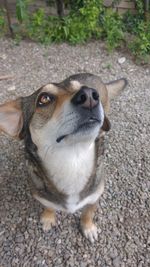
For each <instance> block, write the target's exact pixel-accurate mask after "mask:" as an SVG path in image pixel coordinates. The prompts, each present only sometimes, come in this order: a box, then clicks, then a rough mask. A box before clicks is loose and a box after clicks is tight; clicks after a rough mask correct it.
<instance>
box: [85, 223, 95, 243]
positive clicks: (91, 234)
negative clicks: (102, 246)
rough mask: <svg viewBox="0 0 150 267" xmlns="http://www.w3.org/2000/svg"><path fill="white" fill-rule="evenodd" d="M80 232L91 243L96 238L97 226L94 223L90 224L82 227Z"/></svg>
mask: <svg viewBox="0 0 150 267" xmlns="http://www.w3.org/2000/svg"><path fill="white" fill-rule="evenodd" d="M82 232H83V234H84V236H85V237H86V238H87V239H88V240H89V241H90V242H91V243H94V242H95V241H96V240H97V239H98V233H97V227H96V225H95V224H94V223H92V224H91V225H90V226H86V227H82Z"/></svg>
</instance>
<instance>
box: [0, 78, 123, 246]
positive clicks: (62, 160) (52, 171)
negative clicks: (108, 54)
mask: <svg viewBox="0 0 150 267" xmlns="http://www.w3.org/2000/svg"><path fill="white" fill-rule="evenodd" d="M126 85H127V80H126V79H125V78H121V79H119V80H115V81H113V82H110V83H105V84H104V83H103V82H102V81H101V79H100V77H99V76H96V75H93V74H90V73H80V74H75V75H72V76H70V77H69V78H67V79H65V80H64V81H62V82H59V83H49V84H46V85H44V86H42V87H41V88H40V89H38V90H37V91H36V92H34V93H33V94H31V95H29V96H26V97H20V98H18V99H16V100H13V101H10V102H7V103H4V104H2V105H1V106H0V130H1V131H2V132H5V133H7V134H8V135H10V136H11V137H14V138H18V139H24V143H25V151H26V157H27V167H28V170H29V173H30V179H29V182H30V186H31V190H32V194H33V196H34V198H35V199H37V200H38V201H39V202H40V203H41V204H43V206H44V207H45V209H44V211H43V213H42V215H41V223H42V225H43V229H44V231H48V230H50V229H51V228H52V226H54V225H55V224H56V213H55V212H56V211H57V210H61V211H66V212H69V213H74V212H76V211H77V210H82V212H81V218H80V225H81V229H82V232H83V234H84V236H85V237H86V238H87V239H89V240H90V241H91V242H94V241H95V240H97V238H98V233H97V227H96V225H95V224H94V221H93V218H94V212H95V209H96V203H97V202H98V200H99V197H100V196H101V194H102V193H103V191H104V174H103V158H104V155H103V154H104V134H105V133H106V132H107V131H109V130H110V126H111V125H110V121H109V119H108V112H109V107H110V100H111V99H113V98H114V97H115V96H117V95H118V94H119V93H120V92H121V91H122V90H123V89H124V88H125V86H126ZM98 159H99V162H100V163H99V164H98ZM97 169H99V175H97V172H96V171H97Z"/></svg>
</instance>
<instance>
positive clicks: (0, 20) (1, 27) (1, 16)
mask: <svg viewBox="0 0 150 267" xmlns="http://www.w3.org/2000/svg"><path fill="white" fill-rule="evenodd" d="M5 31H6V21H5V11H4V10H3V9H0V35H3V34H4V33H5Z"/></svg>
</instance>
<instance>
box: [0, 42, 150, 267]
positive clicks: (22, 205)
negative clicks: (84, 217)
mask: <svg viewBox="0 0 150 267" xmlns="http://www.w3.org/2000/svg"><path fill="white" fill-rule="evenodd" d="M122 56H124V55H123V54H122V52H115V53H113V54H112V55H108V54H107V52H106V51H105V50H104V46H103V44H100V43H99V42H93V43H89V44H87V45H86V46H76V47H72V46H69V45H67V44H61V45H52V46H50V47H43V46H41V45H39V44H34V43H28V42H21V43H20V45H19V46H15V45H14V44H13V42H12V41H10V40H6V39H4V40H0V75H4V74H13V75H15V79H14V80H7V81H0V102H1V103H2V102H4V101H5V100H8V99H13V98H16V97H17V96H19V95H27V94H29V93H31V92H33V91H34V90H35V89H37V88H38V87H39V86H41V85H43V84H45V83H48V82H51V81H60V80H62V79H63V78H65V77H67V76H68V75H71V74H74V73H77V72H83V71H87V72H92V73H95V74H98V75H100V76H101V77H102V79H103V80H104V81H110V80H113V79H115V78H119V77H122V76H123V77H126V78H127V79H128V81H129V85H128V87H127V88H126V89H125V91H124V92H123V93H122V95H121V96H119V97H118V98H117V99H116V100H115V101H113V102H112V108H111V111H112V112H111V114H110V120H111V122H112V130H111V131H110V132H109V134H108V135H107V136H106V153H105V169H106V186H105V192H104V194H103V196H102V197H101V199H100V201H99V205H98V209H97V213H96V216H95V221H96V224H97V225H98V227H99V239H98V242H96V243H95V244H94V245H91V244H90V243H89V242H88V241H86V240H85V239H84V237H83V236H82V235H81V233H80V232H79V227H78V226H79V213H76V214H74V215H70V214H65V213H57V219H58V223H57V227H55V228H54V229H53V230H52V231H50V232H48V233H47V234H45V233H44V232H43V231H42V228H41V225H40V222H39V215H40V212H41V211H42V207H41V206H40V204H39V203H38V202H37V201H35V200H34V199H33V198H32V196H31V194H30V191H29V187H28V183H27V171H26V169H25V167H24V165H25V161H24V152H23V143H22V142H20V143H19V142H17V141H12V140H11V139H9V138H8V137H6V136H1V141H0V146H1V158H0V161H1V169H0V222H1V224H0V267H50V266H54V267H59V266H64V267H69V266H72V267H75V266H79V267H93V266H96V267H108V266H112V267H113V266H114V267H148V266H150V253H149V252H150V251H149V250H150V236H149V228H150V217H149V216H150V214H149V213H150V202H149V196H150V194H149V189H150V141H149V140H150V70H149V69H148V67H147V68H143V67H141V66H136V65H135V64H134V63H133V62H132V61H131V60H130V58H128V56H127V58H126V61H125V62H124V63H123V64H119V63H118V59H119V58H120V57H122Z"/></svg>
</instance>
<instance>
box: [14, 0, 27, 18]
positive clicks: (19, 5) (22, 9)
mask: <svg viewBox="0 0 150 267" xmlns="http://www.w3.org/2000/svg"><path fill="white" fill-rule="evenodd" d="M28 4H29V0H16V15H17V19H18V20H19V21H20V22H21V23H22V22H23V21H24V20H26V19H27V18H28Z"/></svg>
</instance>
